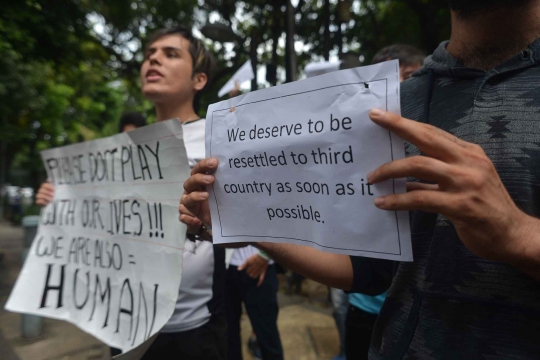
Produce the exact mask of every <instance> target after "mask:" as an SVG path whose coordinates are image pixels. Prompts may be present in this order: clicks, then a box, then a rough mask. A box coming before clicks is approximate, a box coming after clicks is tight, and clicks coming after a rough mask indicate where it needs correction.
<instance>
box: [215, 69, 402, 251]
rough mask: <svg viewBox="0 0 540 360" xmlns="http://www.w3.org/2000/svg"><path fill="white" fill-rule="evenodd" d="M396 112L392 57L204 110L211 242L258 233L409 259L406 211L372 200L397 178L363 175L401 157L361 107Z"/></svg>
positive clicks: (398, 145)
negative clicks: (211, 166) (212, 172)
mask: <svg viewBox="0 0 540 360" xmlns="http://www.w3.org/2000/svg"><path fill="white" fill-rule="evenodd" d="M374 107H377V108H381V109H384V110H388V111H392V112H394V113H398V114H399V113H400V103H399V64H398V62H397V61H392V62H387V63H383V64H379V65H374V66H368V67H364V68H356V69H351V70H344V71H339V72H335V73H331V74H327V75H321V76H318V77H315V78H311V79H307V80H303V81H299V82H295V83H290V84H286V85H282V86H277V87H274V88H270V89H266V90H262V91H257V92H253V93H250V94H247V95H244V96H241V97H238V98H234V99H230V100H227V101H223V102H220V103H217V104H213V105H211V106H210V107H209V109H208V115H207V119H209V120H210V121H208V120H207V123H206V126H207V130H206V142H207V144H206V151H207V156H208V157H217V158H218V159H219V168H218V169H217V171H216V182H215V184H214V185H213V186H212V188H211V189H210V190H211V194H210V209H211V213H212V227H213V235H214V242H215V243H230V242H245V241H267V242H283V243H295V244H301V245H310V246H314V247H317V248H319V249H322V250H325V251H331V252H335V253H343V254H352V255H360V256H368V257H376V258H385V259H393V260H402V261H407V260H408V261H410V260H412V251H411V240H410V230H409V219H408V213H407V212H387V211H383V210H379V209H377V208H376V207H375V206H374V205H373V201H374V199H375V198H376V197H377V196H381V195H387V194H393V193H401V192H405V180H404V179H402V180H389V181H386V182H385V183H382V184H377V185H371V184H369V183H368V182H367V180H366V179H367V175H368V173H369V172H371V171H372V170H375V169H376V168H377V167H378V166H380V165H382V164H384V163H387V162H390V161H392V160H397V159H400V158H403V157H404V156H405V153H404V152H405V150H404V141H403V140H402V139H400V138H399V137H398V136H396V135H394V134H391V133H389V132H388V131H387V130H384V129H382V128H380V127H378V126H377V125H375V124H374V123H373V122H372V121H371V120H370V119H369V116H368V113H369V110H370V109H371V108H374Z"/></svg>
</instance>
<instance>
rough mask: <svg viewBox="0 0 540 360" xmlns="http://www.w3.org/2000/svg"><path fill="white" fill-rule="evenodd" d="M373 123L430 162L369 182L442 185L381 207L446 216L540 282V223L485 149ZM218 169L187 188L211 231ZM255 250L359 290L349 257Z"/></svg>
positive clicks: (421, 127) (390, 168)
mask: <svg viewBox="0 0 540 360" xmlns="http://www.w3.org/2000/svg"><path fill="white" fill-rule="evenodd" d="M370 117H371V119H372V121H373V122H375V123H376V124H377V125H379V126H381V127H384V128H385V129H388V130H390V131H392V132H394V133H396V134H397V135H399V136H401V137H402V138H404V139H405V140H407V141H409V142H411V143H412V144H414V145H416V146H417V147H418V148H419V149H420V150H421V151H422V152H423V153H424V154H426V155H427V156H422V157H411V158H407V159H402V160H397V161H393V162H390V163H388V164H385V165H383V166H381V167H379V168H378V169H376V170H375V171H373V172H372V173H371V174H370V175H369V180H370V182H371V183H373V184H376V183H379V182H382V181H384V180H387V179H392V178H404V177H416V178H418V179H422V180H427V181H431V182H435V183H437V184H438V186H434V185H422V184H418V183H413V184H408V190H409V192H408V193H406V194H399V195H390V196H387V197H383V198H378V199H376V200H375V205H376V206H377V207H379V208H380V209H383V210H421V211H426V212H438V213H441V214H443V215H444V216H446V217H447V218H448V219H449V220H450V221H451V222H452V223H453V224H454V226H455V227H456V230H457V232H458V234H459V237H460V239H461V240H462V242H463V243H464V244H465V246H467V247H468V248H469V249H470V250H471V251H472V252H473V253H475V254H476V255H478V256H480V257H483V258H486V259H490V260H497V261H501V262H505V263H508V264H510V265H512V266H515V267H517V268H518V269H520V270H522V271H524V272H526V273H528V274H529V275H531V276H533V277H534V278H536V279H540V235H538V234H540V220H537V219H535V218H533V217H531V216H528V215H527V214H525V213H524V212H522V211H521V210H520V209H519V208H518V207H517V206H516V204H515V203H514V202H513V200H512V199H511V198H510V195H509V194H508V192H507V191H506V189H505V187H504V185H503V183H502V181H501V180H500V178H499V176H498V174H497V171H496V170H495V167H494V165H493V163H492V162H491V160H490V159H489V158H488V157H487V156H486V154H485V153H484V152H483V150H482V149H481V148H480V146H478V145H476V144H472V143H468V142H465V141H462V140H459V139H458V138H456V137H455V136H453V135H451V134H449V133H447V132H444V131H442V130H440V129H438V128H435V127H433V126H430V125H426V124H422V123H419V122H416V121H412V120H408V119H404V118H402V117H400V116H398V115H394V114H391V113H388V112H383V111H380V110H372V111H371V112H370ZM216 169H217V160H216V159H205V160H203V161H201V162H200V163H199V164H198V165H197V166H196V167H195V168H194V169H193V171H192V176H191V177H190V178H189V179H188V180H187V181H186V182H185V184H184V188H185V194H184V196H183V197H182V205H183V206H181V217H180V220H181V221H182V222H185V223H188V224H189V222H190V221H195V220H193V219H191V217H190V216H189V214H188V213H187V212H188V211H191V213H192V214H193V215H194V216H196V217H197V218H198V219H200V220H201V221H202V222H203V223H204V224H207V225H208V226H210V225H211V218H210V211H209V207H208V201H207V200H208V193H207V192H206V189H205V187H206V186H207V185H211V184H212V183H213V182H214V177H213V175H208V174H210V173H212V172H214V171H215V170H216ZM255 245H256V246H257V247H259V248H261V249H263V250H264V251H266V252H267V253H268V254H269V255H270V256H272V258H274V259H275V260H276V261H278V262H280V263H282V264H283V265H285V266H287V267H290V268H291V269H292V270H293V271H295V272H298V273H300V274H302V275H304V276H306V277H309V278H312V279H314V280H316V281H319V282H321V283H324V284H326V285H329V286H333V287H339V288H343V289H351V288H353V265H352V263H351V261H350V260H349V257H348V256H345V255H337V254H330V253H324V252H321V251H319V250H316V249H313V248H308V247H304V246H298V245H291V244H270V243H258V244H255ZM354 267H355V270H356V269H357V267H356V265H355V266H354ZM355 273H356V271H355ZM359 283H362V282H361V281H360V282H359V279H354V290H356V291H363V289H362V288H358V286H357V285H358V284H359Z"/></svg>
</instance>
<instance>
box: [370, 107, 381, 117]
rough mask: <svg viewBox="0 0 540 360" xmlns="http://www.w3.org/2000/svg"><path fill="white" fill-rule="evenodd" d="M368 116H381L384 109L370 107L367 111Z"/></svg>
mask: <svg viewBox="0 0 540 360" xmlns="http://www.w3.org/2000/svg"><path fill="white" fill-rule="evenodd" d="M369 116H371V117H372V118H374V117H375V118H382V117H383V116H384V111H382V110H381V109H371V111H370V112H369Z"/></svg>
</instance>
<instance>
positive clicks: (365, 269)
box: [350, 256, 396, 296]
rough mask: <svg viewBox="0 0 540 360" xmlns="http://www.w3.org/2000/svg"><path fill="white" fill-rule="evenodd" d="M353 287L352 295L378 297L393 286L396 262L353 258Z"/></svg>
mask: <svg viewBox="0 0 540 360" xmlns="http://www.w3.org/2000/svg"><path fill="white" fill-rule="evenodd" d="M351 264H352V267H353V286H352V289H351V291H350V292H351V293H355V292H357V293H362V294H365V295H370V296H377V295H380V294H382V293H383V292H385V291H386V290H388V289H389V288H390V285H391V284H392V278H393V272H394V265H395V264H396V263H395V262H394V261H390V260H381V259H371V258H366V257H360V256H351Z"/></svg>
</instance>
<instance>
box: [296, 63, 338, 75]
mask: <svg viewBox="0 0 540 360" xmlns="http://www.w3.org/2000/svg"><path fill="white" fill-rule="evenodd" d="M340 66H341V61H336V62H330V61H322V62H316V63H309V64H307V65H306V67H305V69H304V71H305V72H306V77H308V78H312V77H315V76H319V75H323V74H328V73H331V72H334V71H338V70H339V68H340Z"/></svg>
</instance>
